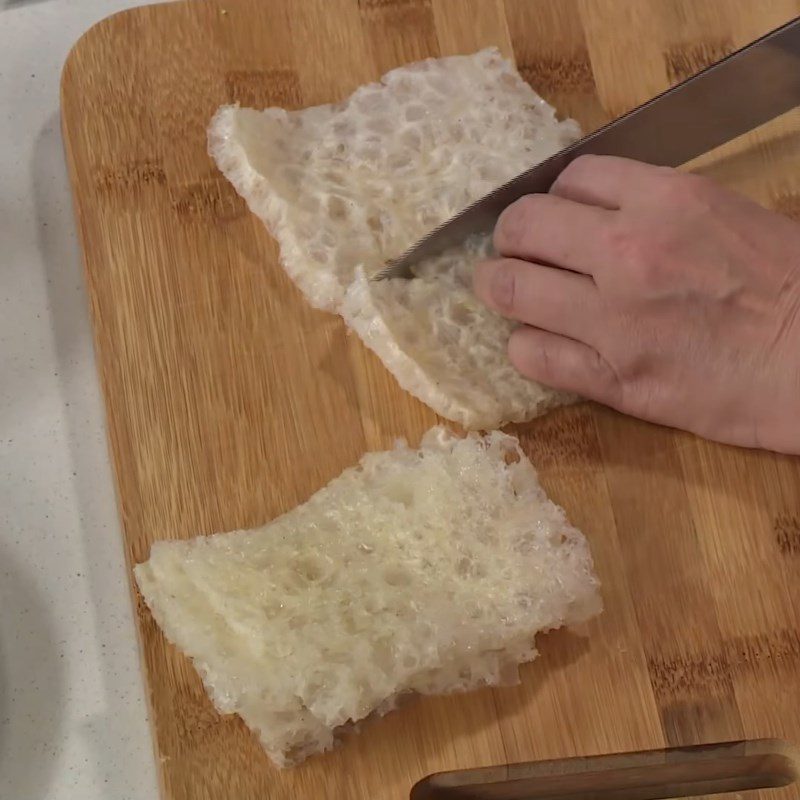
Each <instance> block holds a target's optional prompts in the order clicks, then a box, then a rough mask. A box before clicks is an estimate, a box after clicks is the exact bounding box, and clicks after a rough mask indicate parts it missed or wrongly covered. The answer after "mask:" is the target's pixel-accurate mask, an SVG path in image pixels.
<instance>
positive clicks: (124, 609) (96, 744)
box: [0, 112, 155, 800]
mask: <svg viewBox="0 0 800 800" xmlns="http://www.w3.org/2000/svg"><path fill="white" fill-rule="evenodd" d="M31 181H32V184H33V189H34V198H35V203H36V208H35V211H36V223H37V229H38V236H39V242H38V246H39V249H40V252H41V256H42V262H43V263H44V264H45V265H46V271H47V272H46V275H47V294H48V305H49V312H50V324H51V328H52V336H53V347H54V350H55V352H56V357H57V363H58V368H59V372H58V375H59V384H60V385H59V390H60V395H61V400H62V405H63V413H64V418H65V420H66V425H67V433H68V447H69V457H70V461H71V464H70V467H71V469H72V474H73V478H72V483H71V489H72V491H73V493H74V495H75V497H76V502H77V506H78V513H79V515H80V524H81V531H80V541H81V543H82V544H83V547H84V550H85V562H86V565H87V571H88V575H87V576H85V577H88V581H87V594H88V601H87V614H88V616H89V617H90V620H89V624H93V625H94V628H95V632H96V634H95V635H96V642H97V655H96V657H95V658H96V659H97V663H99V665H100V679H101V681H102V685H101V686H99V687H97V688H96V690H95V691H96V695H97V698H98V700H99V701H100V702H99V705H100V708H101V709H102V710H101V711H99V712H98V711H95V712H94V713H86V714H84V715H83V717H82V720H81V723H80V733H79V736H80V737H81V738H82V739H84V740H85V742H86V746H87V750H89V752H91V753H92V756H93V757H92V763H90V764H87V766H86V771H87V772H88V773H89V774H90V775H91V776H92V777H91V778H90V780H93V781H94V782H95V784H98V785H102V786H103V790H104V792H105V794H106V796H107V797H127V796H131V795H132V794H133V788H134V787H133V786H132V785H131V784H130V783H129V781H136V789H137V793H136V796H137V797H138V796H139V793H138V791H141V790H143V788H142V787H143V786H144V787H146V786H147V779H148V772H149V773H150V774H151V775H152V774H153V767H152V754H151V750H150V748H149V747H146V746H145V747H144V748H141V747H139V744H140V743H141V742H147V741H148V740H149V732H148V730H147V725H146V720H145V714H144V713H143V709H144V708H145V701H144V694H143V691H142V689H143V687H142V685H141V672H140V666H139V658H138V653H137V647H136V643H135V635H134V628H133V620H132V607H131V602H130V593H129V589H128V586H127V580H126V577H125V571H124V566H123V551H122V538H121V536H120V535H119V532H118V530H117V524H118V523H117V520H118V515H117V508H116V503H115V499H114V489H113V486H112V482H111V475H110V471H109V469H108V459H107V456H106V452H107V451H106V448H105V446H101V447H98V446H96V442H94V441H92V442H89V441H87V440H88V439H89V438H90V437H95V436H97V428H98V420H99V421H101V422H102V420H103V407H102V400H101V397H100V392H99V390H98V389H97V388H96V386H90V387H87V386H86V383H87V381H93V382H96V380H97V377H96V371H95V367H94V363H93V360H92V359H87V358H86V356H85V354H86V352H87V350H90V347H91V345H90V342H91V329H90V324H89V303H88V298H87V296H86V287H85V283H84V279H83V268H82V264H81V257H80V252H79V249H78V244H77V233H76V229H75V222H74V216H73V213H72V209H71V208H70V207H69V206H67V207H63V206H62V205H61V204H60V203H58V202H57V200H56V198H59V199H60V198H61V197H68V196H69V191H68V179H67V173H66V165H65V163H64V156H63V144H62V141H61V134H60V122H59V115H58V113H57V112H56V113H53V114H52V115H51V116H50V117H49V118H48V120H47V122H46V123H45V124H44V126H43V128H42V129H41V131H40V132H39V135H38V137H37V141H36V145H35V149H34V155H33V159H32V163H31ZM87 362H88V363H87ZM86 373H88V374H86ZM103 438H105V437H103ZM0 563H2V562H1V561H0ZM100 599H102V602H99V600H100ZM84 624H85V623H84ZM131 675H132V677H128V676H131ZM125 686H128V687H133V688H130V689H129V691H130V694H126V693H124V692H123V691H121V690H120V687H125ZM121 752H124V753H125V756H124V758H125V759H126V764H125V766H126V769H120V767H121V766H122V765H121V764H120V763H119V759H120V757H121V756H120V753H121ZM28 760H29V761H30V763H31V764H33V765H35V768H36V769H37V770H40V769H41V765H40V764H38V758H33V757H30V756H29V757H28ZM153 787H154V788H155V781H154V780H153ZM0 796H1V797H3V798H5V796H6V795H5V794H3V792H2V791H0ZM8 796H9V798H12V797H13V798H19V799H20V800H22V798H25V800H29V798H30V800H34V798H37V797H39V795H36V794H35V793H28V794H26V793H25V792H17V793H15V794H10V795H8ZM142 796H144V795H142Z"/></svg>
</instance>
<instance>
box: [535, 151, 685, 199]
mask: <svg viewBox="0 0 800 800" xmlns="http://www.w3.org/2000/svg"><path fill="white" fill-rule="evenodd" d="M665 170H667V168H666V167H654V166H653V165H652V164H644V163H642V162H641V161H633V160H631V159H630V158H619V157H617V156H593V155H586V156H579V157H578V158H576V159H575V160H574V161H572V162H571V163H570V164H568V165H567V166H566V167H565V169H564V171H563V172H562V173H561V174H560V175H559V176H558V178H556V181H555V183H554V184H553V185H552V186H551V187H550V194H554V195H557V196H558V197H563V198H565V199H567V200H573V201H575V202H576V203H586V204H588V205H592V206H600V207H601V208H607V209H609V210H611V211H616V210H618V209H620V208H622V205H623V203H624V202H625V201H626V200H631V199H634V198H636V197H639V196H640V195H641V194H642V193H643V192H647V191H649V187H651V186H652V184H653V181H655V180H656V179H658V178H660V177H661V176H662V175H663V174H664V172H665ZM669 171H671V170H669Z"/></svg>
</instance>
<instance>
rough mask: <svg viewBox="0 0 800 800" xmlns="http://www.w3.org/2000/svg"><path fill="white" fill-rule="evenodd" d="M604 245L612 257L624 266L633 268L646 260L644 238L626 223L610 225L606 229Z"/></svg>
mask: <svg viewBox="0 0 800 800" xmlns="http://www.w3.org/2000/svg"><path fill="white" fill-rule="evenodd" d="M606 245H607V247H608V248H609V250H610V251H611V253H613V255H614V259H615V260H616V261H617V262H621V263H622V265H623V266H625V267H631V268H634V269H635V268H637V267H638V266H639V265H640V264H641V263H642V261H644V260H646V255H647V245H646V242H645V241H644V238H643V237H642V235H641V233H640V232H639V231H637V230H635V229H634V228H632V227H630V226H628V225H624V224H617V225H610V226H609V227H608V228H607V229H606Z"/></svg>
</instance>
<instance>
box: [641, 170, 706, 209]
mask: <svg viewBox="0 0 800 800" xmlns="http://www.w3.org/2000/svg"><path fill="white" fill-rule="evenodd" d="M710 185H711V184H710V181H709V180H708V178H704V177H703V176H701V175H693V174H691V173H688V174H687V173H683V172H678V170H676V169H672V168H671V167H661V168H660V171H659V176H658V179H657V180H656V182H655V186H654V191H655V194H656V197H657V198H658V199H659V200H661V201H662V202H668V203H674V204H679V205H685V204H687V203H691V202H693V201H697V200H704V199H705V198H706V197H707V196H708V193H709V190H710Z"/></svg>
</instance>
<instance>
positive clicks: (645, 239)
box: [607, 226, 670, 293]
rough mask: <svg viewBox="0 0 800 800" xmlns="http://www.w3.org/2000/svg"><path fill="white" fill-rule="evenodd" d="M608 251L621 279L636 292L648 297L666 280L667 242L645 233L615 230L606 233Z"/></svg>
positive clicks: (668, 247) (667, 264)
mask: <svg viewBox="0 0 800 800" xmlns="http://www.w3.org/2000/svg"><path fill="white" fill-rule="evenodd" d="M607 236H608V242H607V244H608V247H609V249H610V252H611V253H612V254H613V260H614V262H615V263H616V265H617V267H618V270H615V271H616V272H619V273H620V277H621V279H623V280H624V281H625V282H627V283H632V285H633V286H635V287H636V288H637V289H644V290H645V291H647V292H649V293H651V292H654V291H657V290H659V289H660V288H661V287H662V286H663V285H664V281H665V280H666V279H667V277H668V276H667V275H666V273H667V272H668V266H669V261H670V259H669V249H670V245H669V242H668V241H667V240H666V239H665V238H664V237H663V236H658V235H656V234H653V233H648V231H646V230H635V229H632V228H628V227H625V226H617V227H616V228H613V229H611V230H609V232H608V234H607Z"/></svg>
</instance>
